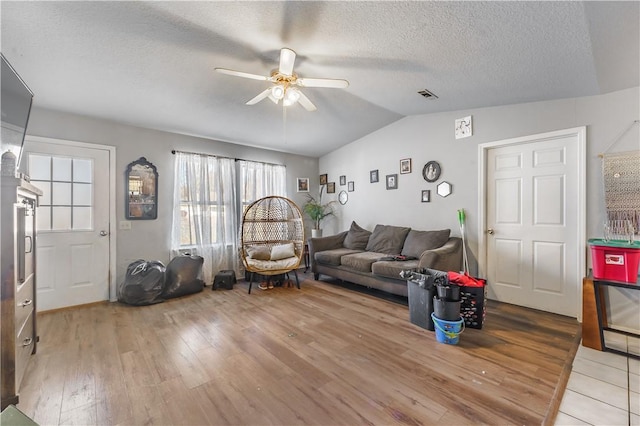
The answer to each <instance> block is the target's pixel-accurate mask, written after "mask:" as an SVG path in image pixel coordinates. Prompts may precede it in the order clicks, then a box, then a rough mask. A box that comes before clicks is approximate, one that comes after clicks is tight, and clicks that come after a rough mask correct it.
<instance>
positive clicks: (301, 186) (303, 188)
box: [297, 178, 309, 192]
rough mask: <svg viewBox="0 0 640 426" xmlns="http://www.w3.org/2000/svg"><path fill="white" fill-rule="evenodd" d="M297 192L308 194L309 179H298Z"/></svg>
mask: <svg viewBox="0 0 640 426" xmlns="http://www.w3.org/2000/svg"><path fill="white" fill-rule="evenodd" d="M297 187H298V192H309V178H298V186H297Z"/></svg>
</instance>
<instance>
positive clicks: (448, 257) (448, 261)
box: [418, 237, 462, 272]
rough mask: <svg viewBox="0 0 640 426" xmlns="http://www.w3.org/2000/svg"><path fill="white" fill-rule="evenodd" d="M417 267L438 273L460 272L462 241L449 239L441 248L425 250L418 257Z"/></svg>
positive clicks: (455, 238) (454, 238) (453, 238)
mask: <svg viewBox="0 0 640 426" xmlns="http://www.w3.org/2000/svg"><path fill="white" fill-rule="evenodd" d="M418 267H419V268H428V269H436V270H438V271H456V272H458V271H461V270H462V239H461V238H459V237H451V238H449V240H448V241H447V242H446V243H445V244H444V245H443V246H442V247H438V248H437V249H433V250H425V251H424V252H422V254H421V255H420V262H419V263H418Z"/></svg>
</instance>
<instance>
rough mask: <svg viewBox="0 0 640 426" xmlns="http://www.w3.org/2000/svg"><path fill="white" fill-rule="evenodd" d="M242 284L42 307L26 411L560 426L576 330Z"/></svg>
mask: <svg viewBox="0 0 640 426" xmlns="http://www.w3.org/2000/svg"><path fill="white" fill-rule="evenodd" d="M246 289H247V287H246V284H245V283H244V282H240V283H239V284H237V285H236V286H235V288H234V290H231V291H215V292H214V291H211V290H210V289H209V288H207V289H205V291H204V292H202V293H199V294H196V295H192V296H187V297H184V298H181V299H174V300H171V301H167V302H164V303H161V304H157V305H153V306H144V307H131V306H126V305H122V304H119V303H104V304H98V305H93V306H86V307H80V308H75V309H69V310H63V311H58V312H52V313H44V314H41V315H39V317H38V321H39V322H38V324H39V330H38V331H39V333H38V334H39V335H40V344H39V346H38V353H37V355H36V356H35V357H34V358H33V359H32V361H31V364H30V366H29V370H28V372H27V374H26V376H25V379H24V381H23V386H22V389H21V393H20V404H19V405H18V408H20V409H21V410H22V411H23V412H25V413H26V414H27V415H28V416H30V417H32V418H33V419H34V420H35V421H36V422H38V423H39V424H41V425H56V424H79V425H94V424H98V425H111V424H122V425H141V424H163V425H164V424H179V425H201V424H202V425H204V424H216V425H217V424H247V425H263V424H278V425H283V424H286V425H293V424H320V425H342V424H344V425H355V424H379V425H387V424H407V425H421V424H447V425H452V424H456V425H458V424H477V423H484V424H523V425H533V424H541V423H551V424H553V417H555V411H556V409H557V405H555V406H554V401H553V398H554V396H553V395H554V391H555V389H556V387H557V386H558V384H560V386H561V387H562V386H563V383H562V380H561V376H562V372H563V369H564V368H565V364H566V363H567V362H568V363H569V365H570V363H571V359H572V358H571V357H572V351H575V346H576V345H577V343H576V336H577V333H578V332H579V328H578V323H577V322H576V321H575V320H574V319H570V318H566V317H562V316H557V315H552V314H547V313H544V312H540V311H534V310H530V309H525V308H520V307H516V306H512V305H506V304H499V303H495V302H490V303H489V306H488V311H487V317H486V322H485V326H484V328H483V329H482V330H474V329H468V330H465V331H464V333H463V334H462V335H461V337H460V343H459V344H458V345H446V344H442V343H438V342H436V339H435V336H434V334H433V332H430V331H427V330H423V329H421V328H419V327H417V326H415V325H413V324H411V323H410V322H409V320H408V318H409V313H408V307H407V306H403V305H399V304H397V303H393V302H389V301H385V300H381V299H379V298H375V297H372V296H369V295H364V294H361V293H357V292H353V291H350V290H345V289H343V288H340V287H337V286H334V285H331V284H327V283H321V282H317V281H313V280H309V279H307V280H306V281H304V282H303V283H302V289H301V290H297V289H296V288H294V287H291V288H275V289H273V290H269V291H253V292H252V294H250V295H248V294H247V291H246ZM561 397H562V395H560V398H561ZM550 417H551V418H550Z"/></svg>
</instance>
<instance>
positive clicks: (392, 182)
mask: <svg viewBox="0 0 640 426" xmlns="http://www.w3.org/2000/svg"><path fill="white" fill-rule="evenodd" d="M386 180H387V189H398V174H397V173H394V174H392V175H387V179H386Z"/></svg>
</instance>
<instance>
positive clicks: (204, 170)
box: [171, 152, 240, 284]
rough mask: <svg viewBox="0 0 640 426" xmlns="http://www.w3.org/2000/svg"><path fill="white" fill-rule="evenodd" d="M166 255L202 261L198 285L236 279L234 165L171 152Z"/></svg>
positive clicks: (213, 158) (206, 157) (236, 229)
mask: <svg viewBox="0 0 640 426" xmlns="http://www.w3.org/2000/svg"><path fill="white" fill-rule="evenodd" d="M174 182H175V184H174V185H175V186H174V202H173V203H174V204H173V205H174V208H173V230H172V234H171V254H172V256H177V255H178V254H180V253H181V252H189V253H191V254H195V255H199V256H202V257H203V258H204V266H203V277H202V278H203V280H204V281H205V282H206V283H208V284H211V283H212V281H213V276H214V274H216V273H217V272H219V271H220V270H225V269H226V270H233V271H236V274H239V273H240V264H239V259H238V256H237V253H238V246H237V241H238V238H237V232H238V226H239V223H238V217H239V215H238V210H237V199H238V198H237V195H236V169H235V160H233V159H229V158H217V157H212V156H208V155H199V154H190V153H182V152H176V164H175V176H174Z"/></svg>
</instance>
